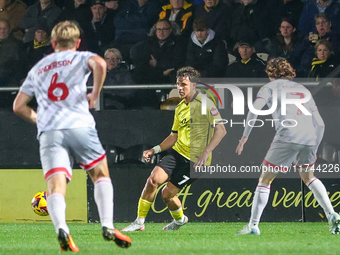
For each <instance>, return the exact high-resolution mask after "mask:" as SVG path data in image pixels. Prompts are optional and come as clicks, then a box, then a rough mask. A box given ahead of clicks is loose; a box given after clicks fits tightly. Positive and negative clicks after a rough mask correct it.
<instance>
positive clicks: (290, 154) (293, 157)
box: [262, 141, 316, 172]
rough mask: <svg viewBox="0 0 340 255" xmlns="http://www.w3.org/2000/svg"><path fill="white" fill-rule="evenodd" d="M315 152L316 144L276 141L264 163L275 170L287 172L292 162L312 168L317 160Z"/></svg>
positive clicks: (298, 165) (297, 165) (295, 164)
mask: <svg viewBox="0 0 340 255" xmlns="http://www.w3.org/2000/svg"><path fill="white" fill-rule="evenodd" d="M315 153H316V152H315V145H303V144H297V143H285V142H279V141H275V142H273V143H272V144H271V146H270V148H269V150H268V152H267V155H266V156H265V158H264V160H263V162H262V163H263V165H265V166H267V167H268V168H269V170H270V169H273V170H274V172H276V171H279V172H287V171H288V169H289V168H290V167H291V166H292V163H293V164H294V166H296V167H298V168H300V167H302V168H306V169H310V168H311V167H312V166H313V165H314V163H315V161H316V157H315Z"/></svg>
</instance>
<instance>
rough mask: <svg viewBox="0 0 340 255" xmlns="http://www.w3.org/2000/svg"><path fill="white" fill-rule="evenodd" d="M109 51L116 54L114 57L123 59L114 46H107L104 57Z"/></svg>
mask: <svg viewBox="0 0 340 255" xmlns="http://www.w3.org/2000/svg"><path fill="white" fill-rule="evenodd" d="M109 53H113V54H115V55H116V58H118V59H119V60H120V61H122V60H123V57H122V53H120V51H119V50H118V49H116V48H109V49H107V50H106V51H105V53H104V57H105V58H106V57H107V55H108V54H109Z"/></svg>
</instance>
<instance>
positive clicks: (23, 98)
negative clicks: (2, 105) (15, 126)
mask: <svg viewBox="0 0 340 255" xmlns="http://www.w3.org/2000/svg"><path fill="white" fill-rule="evenodd" d="M31 99H32V98H31V97H30V96H28V95H27V94H25V93H23V92H19V93H18V95H17V96H16V98H15V100H14V103H13V111H14V113H15V114H17V115H18V116H20V117H22V118H24V119H25V120H27V121H29V122H31V123H33V124H37V113H36V112H35V111H34V110H33V109H32V108H31V107H29V106H28V105H27V104H28V103H29V102H30V101H31Z"/></svg>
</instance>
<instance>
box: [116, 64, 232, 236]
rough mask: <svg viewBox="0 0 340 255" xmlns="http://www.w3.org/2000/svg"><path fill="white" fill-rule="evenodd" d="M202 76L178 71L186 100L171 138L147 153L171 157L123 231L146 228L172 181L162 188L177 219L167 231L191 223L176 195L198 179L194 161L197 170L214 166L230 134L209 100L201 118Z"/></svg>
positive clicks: (152, 178)
mask: <svg viewBox="0 0 340 255" xmlns="http://www.w3.org/2000/svg"><path fill="white" fill-rule="evenodd" d="M199 77H200V73H199V72H198V71H197V70H195V69H194V68H192V67H183V68H181V69H179V70H178V71H177V89H178V93H179V97H180V98H182V99H183V100H182V101H181V102H180V103H179V104H178V106H177V107H176V110H175V117H174V123H173V126H172V130H171V133H170V135H169V136H168V137H167V138H166V139H165V140H164V141H163V142H162V143H161V144H159V145H157V146H155V147H153V148H152V149H149V150H146V151H144V152H143V156H144V157H145V159H146V160H147V161H150V157H152V156H153V155H154V154H157V153H160V152H162V151H167V155H166V156H165V157H164V158H163V159H162V160H161V162H160V163H159V164H158V165H157V166H156V167H155V168H154V169H153V171H152V172H151V174H150V176H149V178H148V179H147V181H146V184H145V187H144V189H143V191H142V194H141V197H140V199H139V202H138V210H137V218H136V220H135V221H134V222H132V223H131V224H130V225H129V226H128V227H126V228H123V229H122V231H125V232H131V231H136V230H141V231H143V230H144V229H145V225H144V222H145V218H146V216H147V214H148V212H149V210H150V207H151V205H152V203H153V201H154V199H155V196H156V191H157V188H158V187H159V186H160V185H161V184H163V183H164V182H166V181H168V183H167V184H166V185H165V186H164V188H163V189H162V199H163V201H164V202H165V203H166V205H167V206H168V209H169V210H170V214H171V216H172V217H173V218H174V220H173V221H172V222H171V223H170V224H168V225H167V226H165V227H164V228H163V230H177V229H179V228H180V227H181V226H183V225H184V224H186V223H187V222H188V217H187V216H185V215H184V213H183V209H182V204H181V201H180V200H179V198H178V197H177V196H176V194H177V193H178V192H179V191H180V190H181V189H182V188H183V187H184V186H185V185H189V184H191V183H192V182H193V181H195V179H193V178H190V161H191V162H193V163H194V167H200V166H203V165H207V164H210V162H211V152H212V151H213V150H214V149H215V147H216V146H217V145H218V144H219V143H220V141H221V140H222V138H223V137H224V136H225V135H226V133H227V132H226V129H225V127H224V125H223V124H216V125H214V120H215V119H216V120H217V119H221V116H220V114H219V112H218V110H217V108H216V106H214V104H213V103H212V102H211V101H210V99H208V100H207V101H208V102H207V114H206V115H201V94H200V93H199V92H198V91H197V90H196V86H197V83H196V82H194V81H195V79H198V78H199Z"/></svg>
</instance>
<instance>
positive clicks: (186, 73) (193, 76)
mask: <svg viewBox="0 0 340 255" xmlns="http://www.w3.org/2000/svg"><path fill="white" fill-rule="evenodd" d="M179 77H189V80H190V81H191V82H198V80H199V78H200V77H201V73H200V72H199V71H197V70H196V69H195V68H193V67H192V66H184V67H182V68H180V69H178V70H177V75H176V78H179Z"/></svg>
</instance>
